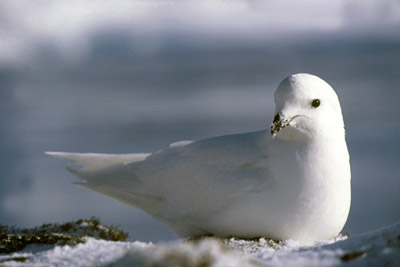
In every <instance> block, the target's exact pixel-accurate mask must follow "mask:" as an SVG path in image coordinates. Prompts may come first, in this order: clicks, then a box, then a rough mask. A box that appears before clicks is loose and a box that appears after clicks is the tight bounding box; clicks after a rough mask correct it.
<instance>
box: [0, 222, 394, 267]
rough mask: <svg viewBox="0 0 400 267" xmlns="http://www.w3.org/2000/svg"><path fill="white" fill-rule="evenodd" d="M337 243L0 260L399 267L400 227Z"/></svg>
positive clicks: (111, 246) (90, 249)
mask: <svg viewBox="0 0 400 267" xmlns="http://www.w3.org/2000/svg"><path fill="white" fill-rule="evenodd" d="M338 239H339V240H330V241H329V240H328V241H321V242H318V244H316V245H314V246H307V247H305V246H300V245H299V243H298V242H296V241H293V240H286V241H281V242H275V241H271V240H267V239H265V238H260V239H258V240H241V239H235V238H231V239H216V238H211V237H210V238H203V239H199V240H190V241H187V240H176V241H172V242H167V243H157V244H153V243H144V242H139V241H135V242H115V241H105V240H98V239H94V238H88V239H87V241H86V242H85V243H82V244H78V245H76V246H74V247H71V246H68V245H66V246H38V245H31V246H28V247H26V248H25V249H24V250H23V251H20V252H15V253H12V254H2V255H0V265H3V264H4V265H6V266H105V265H112V266H200V265H202V266H378V265H379V266H400V222H398V223H396V224H393V225H391V226H387V227H384V228H382V229H378V230H375V231H373V232H368V233H364V234H360V235H354V236H351V237H349V238H347V239H346V238H345V237H339V238H338Z"/></svg>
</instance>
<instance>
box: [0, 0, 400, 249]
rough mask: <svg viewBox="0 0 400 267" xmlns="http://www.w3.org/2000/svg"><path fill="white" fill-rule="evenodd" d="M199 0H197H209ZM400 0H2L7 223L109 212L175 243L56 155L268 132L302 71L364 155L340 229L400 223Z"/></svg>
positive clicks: (3, 209)
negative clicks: (80, 180) (284, 90)
mask: <svg viewBox="0 0 400 267" xmlns="http://www.w3.org/2000/svg"><path fill="white" fill-rule="evenodd" d="M199 2H201V3H199ZM399 29H400V2H399V1H397V0H346V1H345V0H338V1H330V2H325V1H318V0H306V1H294V0H287V1H279V0H265V1H261V0H259V1H257V0H248V1H245V0H243V1H241V0H236V1H235V0H230V1H229V0H213V1H180V0H147V1H146V0H138V1H128V0H113V1H85V0H80V1H77V0H71V1H54V0H53V1H50V0H48V1H47V0H41V1H23V0H21V1H13V0H3V1H1V2H0V137H1V138H0V224H8V225H16V226H23V227H29V226H34V225H40V224H42V223H45V222H65V221H69V220H72V219H78V218H88V217H91V216H97V217H99V218H100V219H101V221H102V222H103V223H108V224H115V225H118V226H120V227H121V228H122V229H124V230H126V231H128V232H129V234H130V239H131V240H134V239H138V240H141V241H150V240H151V241H159V240H168V239H172V238H174V235H173V234H172V233H171V232H170V231H169V230H168V229H167V228H166V227H164V226H163V225H161V224H159V223H158V222H156V221H154V220H153V219H151V218H150V217H149V216H147V215H146V214H144V213H143V212H141V211H140V210H137V209H135V208H132V207H129V206H127V205H125V204H123V203H120V202H118V201H116V200H113V199H111V198H108V197H106V196H103V195H100V194H98V193H95V192H91V191H89V190H86V189H82V188H79V187H76V186H73V185H71V182H72V181H74V180H75V178H74V177H73V176H72V175H71V174H69V173H68V172H67V171H66V170H65V169H64V166H65V165H66V164H67V163H66V162H65V161H62V160H57V159H53V158H50V157H48V156H45V155H44V154H43V152H44V151H46V150H52V151H69V152H104V153H130V152H152V151H155V150H158V149H161V148H164V147H166V146H168V144H169V143H172V142H175V141H179V140H197V139H202V138H206V137H210V136H216V135H223V134H230V133H238V132H247V131H256V130H261V129H265V128H268V127H269V126H270V123H271V120H272V118H273V111H274V103H273V93H274V91H275V89H276V87H277V85H278V84H279V82H280V81H281V80H282V79H283V78H285V77H286V76H288V75H289V74H292V73H297V72H307V73H312V74H316V75H318V76H320V77H322V78H323V79H325V80H326V81H327V82H329V83H330V84H331V85H332V86H333V88H335V90H336V91H337V93H338V95H339V98H340V100H341V104H342V109H343V115H344V119H345V124H346V133H347V142H348V146H349V151H350V155H351V164H352V192H353V202H352V208H351V212H350V216H349V219H348V223H347V224H346V226H345V229H344V232H350V231H351V232H352V233H353V234H356V233H362V232H365V231H368V230H373V229H376V228H379V227H381V226H385V225H388V224H391V223H394V222H396V221H399V220H400V205H399V204H400V177H399V173H400V164H399V163H400V162H399V159H400V157H399V152H400V142H399V138H400V122H399V114H400V105H399V100H400V88H399V82H400V30H399Z"/></svg>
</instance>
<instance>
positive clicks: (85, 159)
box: [45, 151, 150, 169]
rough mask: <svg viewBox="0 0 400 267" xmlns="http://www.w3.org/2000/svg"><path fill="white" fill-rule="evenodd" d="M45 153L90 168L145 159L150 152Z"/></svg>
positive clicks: (100, 167)
mask: <svg viewBox="0 0 400 267" xmlns="http://www.w3.org/2000/svg"><path fill="white" fill-rule="evenodd" d="M45 154H47V155H50V156H53V157H56V158H61V159H66V160H70V161H73V162H76V163H79V164H82V165H84V166H85V167H88V168H91V169H102V168H107V167H111V166H115V165H121V164H122V165H125V164H129V163H133V162H137V161H142V160H144V159H146V157H147V156H149V155H150V154H147V153H135V154H98V153H68V152H53V151H47V152H45Z"/></svg>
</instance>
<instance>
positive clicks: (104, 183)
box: [45, 152, 160, 214]
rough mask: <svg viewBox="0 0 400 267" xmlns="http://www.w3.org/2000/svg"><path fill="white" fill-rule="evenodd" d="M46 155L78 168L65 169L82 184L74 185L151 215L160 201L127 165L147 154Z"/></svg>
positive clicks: (59, 153)
mask: <svg viewBox="0 0 400 267" xmlns="http://www.w3.org/2000/svg"><path fill="white" fill-rule="evenodd" d="M45 154H47V155H50V156H54V157H57V158H62V159H66V160H70V161H73V162H76V163H79V165H73V166H68V167H67V170H68V171H70V172H71V173H72V174H74V175H76V176H78V177H79V178H80V179H81V180H82V181H79V182H74V184H76V185H78V186H80V187H84V188H88V189H91V190H93V191H96V192H99V193H102V194H105V195H108V196H110V197H112V198H116V199H118V200H120V201H122V202H125V203H126V204H128V205H132V206H136V207H138V208H141V209H143V210H144V211H147V212H148V213H150V214H151V213H152V212H153V213H154V211H153V209H154V208H155V207H157V206H158V205H157V204H158V203H159V202H160V199H159V198H158V197H157V196H154V195H152V194H151V193H147V192H146V190H145V187H146V186H145V184H144V183H143V181H142V180H141V179H140V178H139V177H137V175H136V174H135V172H136V171H135V166H133V165H129V164H130V163H134V162H139V161H143V160H145V159H146V157H147V156H149V155H150V154H145V153H140V154H95V153H68V152H45Z"/></svg>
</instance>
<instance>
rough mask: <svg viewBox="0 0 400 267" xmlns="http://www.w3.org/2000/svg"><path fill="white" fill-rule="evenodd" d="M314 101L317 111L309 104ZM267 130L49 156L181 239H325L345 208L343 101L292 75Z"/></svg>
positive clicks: (314, 81)
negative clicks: (143, 148) (141, 148)
mask: <svg viewBox="0 0 400 267" xmlns="http://www.w3.org/2000/svg"><path fill="white" fill-rule="evenodd" d="M316 99H317V100H318V101H319V102H320V105H319V106H318V107H314V106H313V105H312V104H311V103H312V101H313V100H316ZM275 103H276V115H275V118H274V122H273V126H272V128H271V133H272V135H271V133H270V130H269V129H268V130H263V131H259V132H252V133H244V134H236V135H227V136H220V137H214V138H209V139H205V140H200V141H195V142H191V141H184V142H178V143H174V144H172V145H171V146H170V147H169V148H166V149H165V150H161V151H158V152H155V153H152V154H127V155H107V154H79V153H63V152H48V154H50V155H53V156H56V157H60V158H65V159H68V160H72V161H75V162H79V163H81V164H83V166H81V167H78V168H77V167H74V168H70V169H69V170H70V171H71V172H73V173H74V174H76V175H77V176H79V177H80V178H81V179H82V180H83V181H82V183H79V185H81V186H83V187H86V188H89V189H92V190H95V191H97V192H100V193H103V194H105V195H108V196H110V197H113V198H116V199H118V200H121V201H123V202H125V203H127V204H129V205H132V206H135V207H138V208H140V209H142V210H144V211H145V212H147V213H148V214H150V215H151V216H153V217H154V218H155V219H157V220H159V221H161V222H163V223H164V224H166V225H168V226H169V227H171V228H172V229H173V230H174V231H175V232H176V233H177V234H178V235H181V236H191V235H202V234H215V235H220V236H237V237H249V238H252V237H259V236H266V237H269V238H274V239H295V240H298V241H299V242H302V243H304V244H312V243H313V242H314V241H316V240H322V239H329V238H332V237H334V236H335V235H337V234H338V233H339V232H340V231H341V229H342V228H343V226H344V224H345V222H346V220H347V216H348V212H349V208H350V163H349V155H348V152H347V146H346V142H345V136H344V124H343V118H342V113H341V108H340V104H339V100H338V98H337V96H336V93H335V92H334V90H333V89H332V88H331V87H330V86H329V85H328V84H327V83H326V82H325V81H323V80H322V79H320V78H318V77H316V76H313V75H310V74H295V75H291V76H289V77H288V78H286V79H285V80H283V81H282V83H281V84H280V85H279V86H278V89H277V91H276V93H275Z"/></svg>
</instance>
